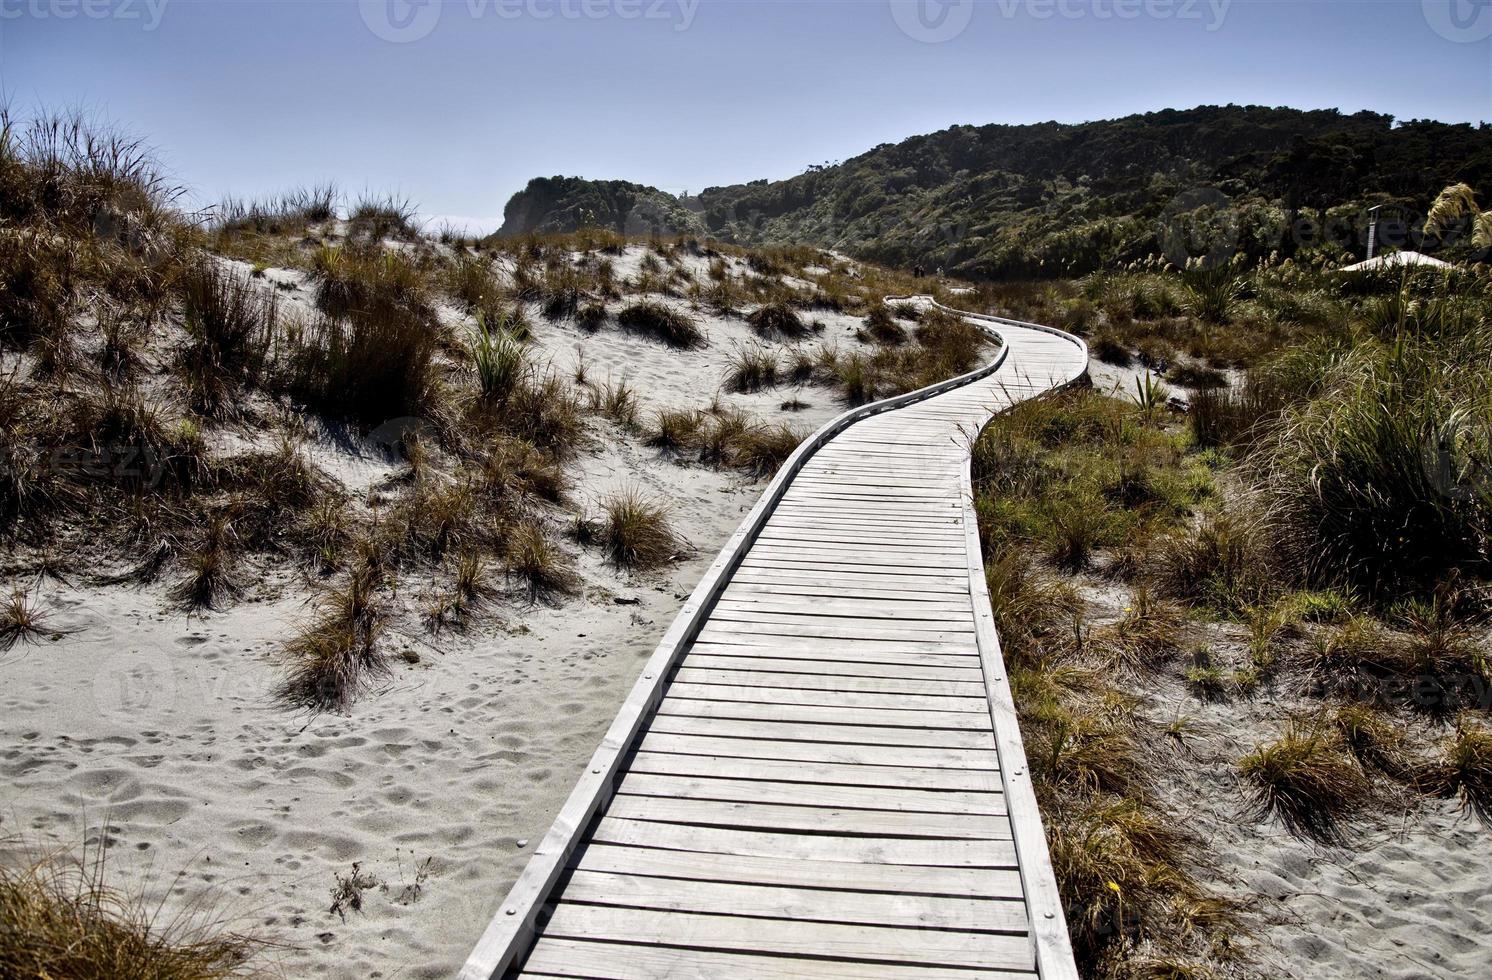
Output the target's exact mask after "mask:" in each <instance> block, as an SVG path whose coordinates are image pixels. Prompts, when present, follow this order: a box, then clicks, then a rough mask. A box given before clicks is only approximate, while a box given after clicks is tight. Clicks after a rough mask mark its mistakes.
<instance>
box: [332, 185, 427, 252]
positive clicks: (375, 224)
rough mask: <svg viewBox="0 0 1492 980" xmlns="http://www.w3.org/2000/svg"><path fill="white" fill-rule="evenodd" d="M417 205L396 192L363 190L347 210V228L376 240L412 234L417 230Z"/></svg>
mask: <svg viewBox="0 0 1492 980" xmlns="http://www.w3.org/2000/svg"><path fill="white" fill-rule="evenodd" d="M418 218H419V208H418V207H417V206H416V205H415V203H414V202H413V201H411V200H409V199H408V198H405V197H400V196H399V195H396V194H384V195H381V196H380V195H373V194H364V195H363V196H362V197H360V198H358V200H357V201H356V202H355V203H354V204H353V205H352V207H351V209H350V210H349V211H348V213H347V231H348V233H349V234H351V235H364V236H367V237H368V238H371V239H374V240H375V241H376V240H380V239H384V238H415V237H417V236H418V235H419V233H420V226H419V221H418Z"/></svg>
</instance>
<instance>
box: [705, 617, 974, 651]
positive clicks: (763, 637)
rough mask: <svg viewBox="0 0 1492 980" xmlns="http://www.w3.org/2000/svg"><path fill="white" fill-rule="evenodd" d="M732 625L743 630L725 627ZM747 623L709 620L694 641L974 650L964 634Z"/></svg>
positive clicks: (819, 647) (800, 647) (790, 646)
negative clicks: (849, 631)
mask: <svg viewBox="0 0 1492 980" xmlns="http://www.w3.org/2000/svg"><path fill="white" fill-rule="evenodd" d="M732 625H737V626H744V628H743V629H729V628H728V627H730V626H732ZM749 629H751V626H750V625H749V624H731V623H727V622H723V621H722V622H719V623H711V624H710V625H708V626H706V627H705V628H704V629H703V630H701V631H700V634H699V637H698V640H699V641H702V642H705V643H733V644H737V645H741V646H769V647H773V648H777V649H797V650H828V649H837V648H840V647H843V646H846V645H848V644H850V643H854V644H857V645H858V644H864V645H865V648H866V649H868V650H898V651H904V652H908V653H968V652H969V651H970V650H972V649H974V645H973V638H972V637H971V636H969V635H968V634H958V635H950V636H948V637H947V638H941V634H928V633H924V634H922V636H923V637H925V638H924V639H918V640H909V639H898V638H896V637H890V636H884V635H878V636H874V637H871V636H855V635H850V636H825V635H823V633H824V631H821V630H814V631H813V633H814V635H811V636H809V635H804V633H803V632H800V631H797V630H792V629H791V628H786V627H782V626H778V625H775V624H771V623H764V624H762V625H761V626H760V627H757V631H756V632H747V630H749Z"/></svg>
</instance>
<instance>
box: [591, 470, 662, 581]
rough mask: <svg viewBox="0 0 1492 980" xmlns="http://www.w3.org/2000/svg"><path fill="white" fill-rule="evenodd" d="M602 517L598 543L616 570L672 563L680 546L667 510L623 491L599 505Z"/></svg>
mask: <svg viewBox="0 0 1492 980" xmlns="http://www.w3.org/2000/svg"><path fill="white" fill-rule="evenodd" d="M601 510H602V512H603V513H604V514H605V519H604V520H603V522H602V524H601V528H600V533H599V535H598V542H599V544H600V545H601V548H602V550H603V551H605V552H606V556H607V558H609V559H610V560H611V563H612V564H613V565H616V566H617V567H618V568H625V569H636V570H646V569H650V568H656V567H658V566H659V565H662V564H664V563H666V562H669V561H672V560H673V559H674V558H675V557H677V556H678V554H679V553H680V552H681V551H682V550H683V543H682V542H681V541H680V540H679V538H678V536H677V535H675V534H674V531H673V528H672V527H671V526H670V525H669V522H668V508H667V507H666V506H665V505H664V504H662V503H659V502H657V501H654V500H650V499H648V498H647V497H644V496H643V495H642V493H641V492H640V491H638V490H624V491H621V492H619V493H616V494H613V495H611V496H610V497H607V498H605V499H604V500H602V501H601Z"/></svg>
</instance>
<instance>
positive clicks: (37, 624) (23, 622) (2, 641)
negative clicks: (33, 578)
mask: <svg viewBox="0 0 1492 980" xmlns="http://www.w3.org/2000/svg"><path fill="white" fill-rule="evenodd" d="M47 632H49V630H48V628H47V616H46V614H45V613H43V612H42V611H41V609H40V608H39V607H38V606H37V604H36V602H35V600H34V599H32V597H31V593H30V592H28V591H27V590H25V589H22V588H15V589H12V590H11V593H10V598H9V599H8V600H7V601H6V603H5V605H4V606H3V607H0V650H9V649H10V648H11V647H13V646H15V645H16V644H17V643H20V642H23V641H27V640H32V639H35V638H36V637H38V636H41V635H42V634H43V633H47Z"/></svg>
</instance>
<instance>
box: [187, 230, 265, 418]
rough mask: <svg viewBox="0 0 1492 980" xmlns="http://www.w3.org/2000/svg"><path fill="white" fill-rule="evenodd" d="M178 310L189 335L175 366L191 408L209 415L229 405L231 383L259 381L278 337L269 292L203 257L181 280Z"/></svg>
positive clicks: (222, 410)
mask: <svg viewBox="0 0 1492 980" xmlns="http://www.w3.org/2000/svg"><path fill="white" fill-rule="evenodd" d="M181 294H182V309H183V315H184V317H185V323H186V329H187V333H188V334H189V335H190V337H191V341H190V342H189V343H188V345H187V347H186V349H185V350H184V351H183V352H182V354H181V359H180V362H179V365H178V370H179V371H180V372H181V376H182V378H183V380H184V381H185V383H186V386H187V389H188V391H189V393H190V396H191V400H192V407H193V408H195V409H196V410H197V411H200V412H202V413H204V414H207V415H211V416H218V415H221V414H223V413H224V412H225V411H226V410H228V409H229V408H230V407H231V404H232V400H233V399H232V396H233V392H234V388H235V386H236V385H237V384H256V383H258V381H259V380H260V378H261V376H262V373H263V369H264V365H265V359H266V356H267V354H268V352H269V350H270V349H271V348H272V347H273V346H274V345H275V344H276V343H277V341H278V339H279V330H280V323H279V305H278V301H277V300H276V298H275V296H274V294H273V293H272V292H270V291H268V290H265V289H263V288H262V287H260V286H259V285H257V284H256V283H254V282H252V281H251V280H249V279H246V278H243V277H241V276H238V275H235V274H234V273H232V272H230V271H228V270H227V269H226V268H224V267H223V266H221V265H220V264H219V263H218V262H217V261H216V260H214V259H211V258H203V259H202V260H201V261H200V262H199V264H197V265H196V266H195V267H193V268H192V269H190V270H189V271H188V273H187V274H186V276H185V278H184V279H183V281H182V285H181Z"/></svg>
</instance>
